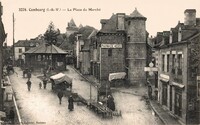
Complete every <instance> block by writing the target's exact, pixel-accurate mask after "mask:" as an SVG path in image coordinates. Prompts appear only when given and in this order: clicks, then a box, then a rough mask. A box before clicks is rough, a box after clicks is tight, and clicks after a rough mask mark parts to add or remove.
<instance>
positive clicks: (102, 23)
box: [100, 19, 108, 28]
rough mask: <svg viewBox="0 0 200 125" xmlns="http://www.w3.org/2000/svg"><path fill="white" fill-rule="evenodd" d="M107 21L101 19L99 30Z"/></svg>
mask: <svg viewBox="0 0 200 125" xmlns="http://www.w3.org/2000/svg"><path fill="white" fill-rule="evenodd" d="M107 21H108V20H107V19H101V21H100V23H101V28H103V27H104V25H105V24H106V23H107Z"/></svg>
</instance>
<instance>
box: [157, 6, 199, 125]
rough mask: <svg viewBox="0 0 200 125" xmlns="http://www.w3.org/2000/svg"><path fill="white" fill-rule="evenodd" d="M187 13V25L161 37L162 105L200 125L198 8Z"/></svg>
mask: <svg viewBox="0 0 200 125" xmlns="http://www.w3.org/2000/svg"><path fill="white" fill-rule="evenodd" d="M184 14H185V21H184V23H180V22H179V23H178V25H177V26H176V27H175V28H171V30H170V31H169V32H163V33H162V35H161V34H160V33H159V34H158V36H157V43H159V45H158V46H157V47H156V48H157V50H156V53H157V58H158V102H159V103H160V104H161V105H162V107H163V108H164V109H166V110H169V112H170V113H171V114H173V116H175V117H176V118H178V119H179V121H180V122H182V123H184V124H196V123H198V124H199V123H200V121H199V119H200V115H199V114H200V102H199V100H200V94H199V92H200V82H199V78H200V77H199V76H200V70H199V69H200V49H199V47H200V23H199V21H200V18H196V10H194V9H187V10H185V12H184ZM160 36H162V37H160ZM159 38H161V39H159Z"/></svg>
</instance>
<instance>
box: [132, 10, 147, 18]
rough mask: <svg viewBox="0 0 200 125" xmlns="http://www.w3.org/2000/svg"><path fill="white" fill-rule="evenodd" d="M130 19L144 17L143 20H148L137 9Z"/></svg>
mask: <svg viewBox="0 0 200 125" xmlns="http://www.w3.org/2000/svg"><path fill="white" fill-rule="evenodd" d="M130 17H142V18H146V17H144V16H143V15H142V14H141V13H139V12H138V10H137V8H135V10H134V11H133V12H132V13H131V14H130Z"/></svg>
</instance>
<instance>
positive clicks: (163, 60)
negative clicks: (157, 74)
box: [162, 55, 165, 71]
mask: <svg viewBox="0 0 200 125" xmlns="http://www.w3.org/2000/svg"><path fill="white" fill-rule="evenodd" d="M162 71H165V55H162Z"/></svg>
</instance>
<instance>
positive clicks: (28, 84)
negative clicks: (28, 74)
mask: <svg viewBox="0 0 200 125" xmlns="http://www.w3.org/2000/svg"><path fill="white" fill-rule="evenodd" d="M26 84H27V87H28V91H30V90H31V84H32V83H31V81H30V79H28V81H27V82H26Z"/></svg>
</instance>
